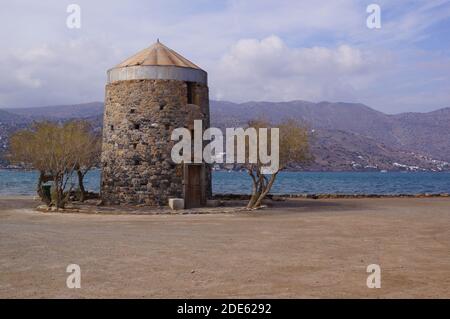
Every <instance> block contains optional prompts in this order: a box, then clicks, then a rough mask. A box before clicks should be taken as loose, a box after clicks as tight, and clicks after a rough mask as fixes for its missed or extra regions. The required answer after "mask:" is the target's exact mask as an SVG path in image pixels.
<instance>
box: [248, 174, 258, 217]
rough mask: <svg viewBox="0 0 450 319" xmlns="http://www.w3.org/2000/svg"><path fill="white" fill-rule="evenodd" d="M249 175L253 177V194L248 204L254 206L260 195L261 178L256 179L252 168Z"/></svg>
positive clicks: (250, 206) (249, 206)
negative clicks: (259, 183)
mask: <svg viewBox="0 0 450 319" xmlns="http://www.w3.org/2000/svg"><path fill="white" fill-rule="evenodd" d="M248 175H250V177H251V178H252V183H253V185H252V196H251V197H250V200H249V202H248V204H247V208H252V207H253V205H254V204H255V202H256V200H257V199H258V197H259V195H260V192H259V187H258V182H259V180H256V177H255V175H253V171H252V169H249V170H248Z"/></svg>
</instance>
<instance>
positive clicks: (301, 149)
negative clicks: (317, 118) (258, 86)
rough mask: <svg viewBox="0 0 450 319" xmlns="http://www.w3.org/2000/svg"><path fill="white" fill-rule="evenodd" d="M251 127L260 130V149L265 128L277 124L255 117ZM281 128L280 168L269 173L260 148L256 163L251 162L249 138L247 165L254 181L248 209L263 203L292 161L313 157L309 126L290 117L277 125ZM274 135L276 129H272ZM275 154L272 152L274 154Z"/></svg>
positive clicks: (296, 161)
mask: <svg viewBox="0 0 450 319" xmlns="http://www.w3.org/2000/svg"><path fill="white" fill-rule="evenodd" d="M248 127H249V128H254V129H255V131H256V136H257V138H256V140H254V142H253V143H257V145H258V148H260V147H261V144H260V139H261V130H260V129H261V128H271V127H274V126H273V125H271V123H270V122H268V121H266V120H254V121H250V122H249V123H248ZM276 127H277V128H278V129H279V143H278V145H279V147H278V159H279V162H278V167H277V169H276V170H273V171H270V172H267V169H266V168H267V165H266V164H265V163H264V162H263V161H262V160H261V156H260V155H261V152H260V150H259V149H258V156H257V159H256V162H253V163H249V161H248V158H249V154H248V150H249V148H251V145H249V143H250V141H249V140H247V142H248V143H246V148H247V150H246V151H247V154H246V155H247V162H246V164H245V165H244V166H245V167H246V169H247V172H248V174H249V176H250V177H251V180H252V195H251V197H250V200H249V202H248V204H247V208H249V209H253V208H258V207H260V206H261V203H262V200H263V199H264V198H265V197H266V195H267V194H268V193H269V192H270V190H271V188H272V186H273V184H274V183H275V180H276V178H277V175H278V173H279V172H280V171H281V170H283V169H285V168H286V167H287V166H288V165H289V164H294V163H299V162H304V161H307V160H309V159H310V152H309V143H308V129H307V127H306V126H305V125H303V124H301V123H298V122H296V121H294V120H286V121H283V122H282V123H280V124H279V125H276ZM271 134H272V132H271ZM270 143H271V139H268V142H267V152H269V151H270V150H271V149H272V147H271V144H270ZM273 155H274V154H271V156H272V157H273Z"/></svg>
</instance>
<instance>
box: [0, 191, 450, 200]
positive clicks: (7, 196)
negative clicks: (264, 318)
mask: <svg viewBox="0 0 450 319" xmlns="http://www.w3.org/2000/svg"><path fill="white" fill-rule="evenodd" d="M92 193H93V192H92ZM94 194H98V193H94ZM250 196H251V195H250V194H236V193H231V194H213V196H212V197H211V198H212V199H218V200H248V199H250ZM36 197H37V195H36V194H1V193H0V198H3V199H12V198H27V199H30V198H36ZM430 197H443V198H447V197H448V198H450V193H417V194H328V193H318V194H268V195H267V196H266V199H270V200H274V201H279V200H282V199H289V198H299V199H301V198H307V199H341V198H342V199H345V198H349V199H358V198H360V199H365V198H430Z"/></svg>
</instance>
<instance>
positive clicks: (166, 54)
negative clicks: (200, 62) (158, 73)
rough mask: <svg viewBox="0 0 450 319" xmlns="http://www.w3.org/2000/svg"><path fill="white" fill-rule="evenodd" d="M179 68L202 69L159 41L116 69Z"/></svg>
mask: <svg viewBox="0 0 450 319" xmlns="http://www.w3.org/2000/svg"><path fill="white" fill-rule="evenodd" d="M141 65H153V66H178V67H183V68H191V69H198V70H201V68H200V67H198V66H197V65H195V64H194V63H192V62H191V61H189V60H188V59H186V58H184V57H183V56H181V55H180V54H178V53H177V52H175V51H174V50H172V49H170V48H168V47H166V46H165V45H164V44H162V43H161V42H159V40H158V41H157V42H156V43H154V44H153V45H152V46H150V47H148V48H146V49H144V50H142V51H140V52H138V53H136V54H135V55H133V56H132V57H130V58H128V59H126V60H125V61H123V62H122V63H120V64H119V65H117V66H116V68H122V67H128V66H141Z"/></svg>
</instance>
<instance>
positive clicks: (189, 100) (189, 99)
mask: <svg viewBox="0 0 450 319" xmlns="http://www.w3.org/2000/svg"><path fill="white" fill-rule="evenodd" d="M186 89H187V104H193V103H194V83H192V82H186Z"/></svg>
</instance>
